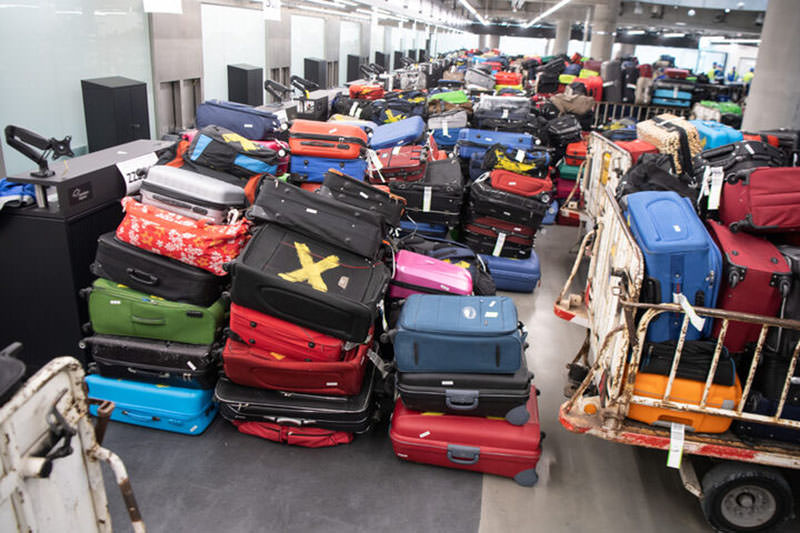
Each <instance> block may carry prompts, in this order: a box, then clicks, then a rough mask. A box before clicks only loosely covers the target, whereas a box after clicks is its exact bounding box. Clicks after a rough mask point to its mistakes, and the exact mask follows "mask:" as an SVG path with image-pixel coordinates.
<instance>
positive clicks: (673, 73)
mask: <svg viewBox="0 0 800 533" xmlns="http://www.w3.org/2000/svg"><path fill="white" fill-rule="evenodd" d="M664 75H665V76H666V77H668V78H672V79H673V80H685V79H686V78H687V77H688V76H689V71H688V70H686V69H682V68H667V69H664Z"/></svg>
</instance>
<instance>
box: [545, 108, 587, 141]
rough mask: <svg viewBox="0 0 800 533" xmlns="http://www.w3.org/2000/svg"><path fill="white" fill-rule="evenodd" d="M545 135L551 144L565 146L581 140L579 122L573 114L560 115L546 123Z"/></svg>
mask: <svg viewBox="0 0 800 533" xmlns="http://www.w3.org/2000/svg"><path fill="white" fill-rule="evenodd" d="M546 131H547V136H548V138H549V139H550V144H551V145H553V146H566V145H568V144H569V143H572V142H578V141H580V140H581V131H582V128H581V123H580V122H578V119H577V118H575V116H574V115H569V114H567V115H562V116H560V117H558V118H554V119H553V120H551V121H549V122H548V123H547V128H546Z"/></svg>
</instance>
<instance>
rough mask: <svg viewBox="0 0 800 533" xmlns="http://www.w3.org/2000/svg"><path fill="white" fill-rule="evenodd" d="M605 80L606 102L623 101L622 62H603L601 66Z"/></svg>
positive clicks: (601, 73) (617, 60)
mask: <svg viewBox="0 0 800 533" xmlns="http://www.w3.org/2000/svg"><path fill="white" fill-rule="evenodd" d="M600 76H602V78H603V93H602V94H603V98H604V99H605V101H606V102H621V101H622V89H623V87H622V62H621V61H620V60H619V59H612V60H611V61H603V64H602V65H600Z"/></svg>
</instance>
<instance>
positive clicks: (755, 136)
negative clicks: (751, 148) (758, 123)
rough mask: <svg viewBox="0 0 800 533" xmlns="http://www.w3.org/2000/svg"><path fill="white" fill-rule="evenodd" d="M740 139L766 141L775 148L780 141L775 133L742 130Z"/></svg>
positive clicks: (778, 146)
mask: <svg viewBox="0 0 800 533" xmlns="http://www.w3.org/2000/svg"><path fill="white" fill-rule="evenodd" d="M742 140H745V141H758V142H762V143H767V144H768V145H770V146H774V147H775V148H780V146H781V141H780V139H778V138H777V137H776V136H775V135H769V134H767V133H744V132H742Z"/></svg>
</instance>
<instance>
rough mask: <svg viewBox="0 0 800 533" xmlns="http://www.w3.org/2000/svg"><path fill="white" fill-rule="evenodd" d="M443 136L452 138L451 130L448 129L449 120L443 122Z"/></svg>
mask: <svg viewBox="0 0 800 533" xmlns="http://www.w3.org/2000/svg"><path fill="white" fill-rule="evenodd" d="M442 135H444V136H445V137H450V129H449V128H448V127H447V119H444V120H443V121H442Z"/></svg>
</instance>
